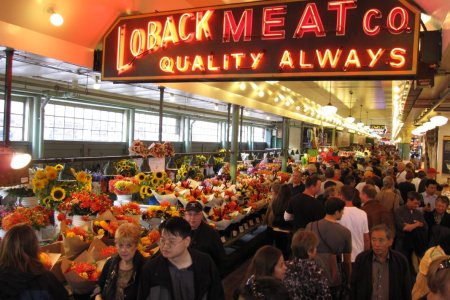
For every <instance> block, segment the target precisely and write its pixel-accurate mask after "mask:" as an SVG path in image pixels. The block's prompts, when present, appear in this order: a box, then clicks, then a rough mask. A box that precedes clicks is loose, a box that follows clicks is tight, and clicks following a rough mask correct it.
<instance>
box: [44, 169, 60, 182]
mask: <svg viewBox="0 0 450 300" xmlns="http://www.w3.org/2000/svg"><path fill="white" fill-rule="evenodd" d="M45 175H46V176H45V177H47V179H48V180H55V179H56V178H58V171H57V170H56V168H55V167H52V166H46V167H45Z"/></svg>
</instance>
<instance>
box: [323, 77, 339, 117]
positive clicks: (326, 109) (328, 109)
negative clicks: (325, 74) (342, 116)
mask: <svg viewBox="0 0 450 300" xmlns="http://www.w3.org/2000/svg"><path fill="white" fill-rule="evenodd" d="M336 112H337V107H336V106H334V105H332V104H331V81H330V99H329V100H328V104H327V105H325V106H323V107H322V113H323V114H324V115H326V116H327V115H332V114H335V113H336Z"/></svg>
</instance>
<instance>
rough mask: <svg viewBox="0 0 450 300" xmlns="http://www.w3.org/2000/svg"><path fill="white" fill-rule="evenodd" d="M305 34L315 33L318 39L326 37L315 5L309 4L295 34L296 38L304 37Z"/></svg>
mask: <svg viewBox="0 0 450 300" xmlns="http://www.w3.org/2000/svg"><path fill="white" fill-rule="evenodd" d="M305 32H314V33H315V34H316V36H318V37H320V36H325V35H326V34H325V29H324V28H323V24H322V20H321V19H320V16H319V11H318V10H317V6H316V4H315V3H308V4H307V5H306V7H305V11H304V12H303V15H302V17H301V19H300V21H299V22H298V25H297V29H296V30H295V32H294V38H301V37H303V33H305Z"/></svg>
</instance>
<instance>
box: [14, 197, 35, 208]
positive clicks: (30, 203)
mask: <svg viewBox="0 0 450 300" xmlns="http://www.w3.org/2000/svg"><path fill="white" fill-rule="evenodd" d="M38 204H39V200H38V198H37V197H34V196H33V197H17V205H20V206H23V207H29V208H34V207H36V206H38Z"/></svg>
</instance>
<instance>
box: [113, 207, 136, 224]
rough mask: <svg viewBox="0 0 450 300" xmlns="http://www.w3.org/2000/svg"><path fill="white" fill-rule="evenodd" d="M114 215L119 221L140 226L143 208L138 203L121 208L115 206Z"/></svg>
mask: <svg viewBox="0 0 450 300" xmlns="http://www.w3.org/2000/svg"><path fill="white" fill-rule="evenodd" d="M112 209H113V214H114V215H115V216H116V218H117V219H118V220H127V221H128V220H129V219H131V220H132V221H133V223H136V224H138V225H139V223H140V221H141V208H140V207H139V204H137V203H136V202H129V203H124V204H122V205H121V206H115V207H113V208H112Z"/></svg>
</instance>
